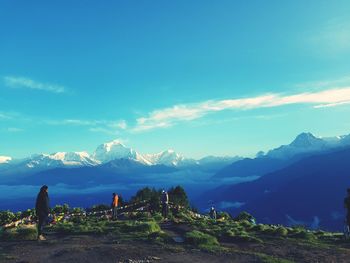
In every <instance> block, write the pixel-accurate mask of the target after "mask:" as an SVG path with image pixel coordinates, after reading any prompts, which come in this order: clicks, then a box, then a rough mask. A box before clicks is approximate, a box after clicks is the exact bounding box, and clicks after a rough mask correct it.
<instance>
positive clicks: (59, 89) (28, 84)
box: [3, 76, 67, 93]
mask: <svg viewBox="0 0 350 263" xmlns="http://www.w3.org/2000/svg"><path fill="white" fill-rule="evenodd" d="M3 79H4V83H5V85H6V86H7V87H10V88H26V89H33V90H42V91H48V92H53V93H64V92H66V91H67V90H66V88H65V87H64V86H61V85H56V84H50V83H42V82H38V81H35V80H32V79H29V78H24V77H15V76H5V77H4V78H3Z"/></svg>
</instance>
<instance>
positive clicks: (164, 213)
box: [161, 190, 169, 219]
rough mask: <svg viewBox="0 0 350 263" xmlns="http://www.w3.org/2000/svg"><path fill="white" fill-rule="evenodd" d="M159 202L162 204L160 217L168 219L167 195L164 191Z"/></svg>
mask: <svg viewBox="0 0 350 263" xmlns="http://www.w3.org/2000/svg"><path fill="white" fill-rule="evenodd" d="M161 202H162V216H163V218H164V219H167V218H168V209H169V208H168V204H169V195H168V193H167V192H165V190H163V191H162V195H161Z"/></svg>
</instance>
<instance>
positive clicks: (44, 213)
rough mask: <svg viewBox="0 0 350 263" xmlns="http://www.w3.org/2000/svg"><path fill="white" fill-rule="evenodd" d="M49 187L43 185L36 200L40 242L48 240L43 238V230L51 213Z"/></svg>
mask: <svg viewBox="0 0 350 263" xmlns="http://www.w3.org/2000/svg"><path fill="white" fill-rule="evenodd" d="M48 190H49V188H48V186H47V185H43V186H42V187H41V188H40V192H39V193H38V196H37V198H36V203H35V212H36V216H37V218H38V240H46V238H45V237H44V236H43V228H44V226H45V225H46V224H47V220H48V217H49V213H50V200H49V194H48Z"/></svg>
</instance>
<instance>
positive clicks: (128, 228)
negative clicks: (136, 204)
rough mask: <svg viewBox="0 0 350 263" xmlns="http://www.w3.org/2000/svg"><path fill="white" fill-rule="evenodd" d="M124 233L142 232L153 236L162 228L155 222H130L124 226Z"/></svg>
mask: <svg viewBox="0 0 350 263" xmlns="http://www.w3.org/2000/svg"><path fill="white" fill-rule="evenodd" d="M122 230H123V232H140V233H143V234H151V233H154V232H159V231H160V230H161V229H160V226H159V225H158V224H157V222H155V221H147V222H140V221H135V222H128V223H126V224H125V225H123V226H122Z"/></svg>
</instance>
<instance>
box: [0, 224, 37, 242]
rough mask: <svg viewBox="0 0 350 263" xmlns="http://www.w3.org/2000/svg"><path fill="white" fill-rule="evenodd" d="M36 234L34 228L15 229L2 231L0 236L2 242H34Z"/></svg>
mask: <svg viewBox="0 0 350 263" xmlns="http://www.w3.org/2000/svg"><path fill="white" fill-rule="evenodd" d="M37 236H38V232H37V229H36V227H34V226H25V227H15V228H9V229H4V230H3V232H2V234H1V239H2V240H36V238H37Z"/></svg>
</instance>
